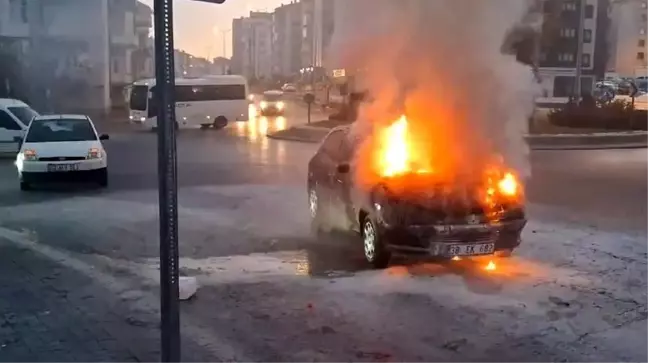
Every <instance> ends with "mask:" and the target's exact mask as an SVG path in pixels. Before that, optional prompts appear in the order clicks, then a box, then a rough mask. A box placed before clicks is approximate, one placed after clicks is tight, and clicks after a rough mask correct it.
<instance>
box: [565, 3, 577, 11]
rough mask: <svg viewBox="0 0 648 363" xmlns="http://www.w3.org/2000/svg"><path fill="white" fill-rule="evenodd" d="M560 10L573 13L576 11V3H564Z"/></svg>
mask: <svg viewBox="0 0 648 363" xmlns="http://www.w3.org/2000/svg"><path fill="white" fill-rule="evenodd" d="M562 8H563V10H564V11H575V10H576V3H574V2H571V1H569V2H564V3H563V4H562Z"/></svg>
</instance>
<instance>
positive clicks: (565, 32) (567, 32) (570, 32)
mask: <svg viewBox="0 0 648 363" xmlns="http://www.w3.org/2000/svg"><path fill="white" fill-rule="evenodd" d="M560 36H561V37H563V38H573V37H575V36H576V29H574V28H561V29H560Z"/></svg>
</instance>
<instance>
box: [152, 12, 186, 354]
mask: <svg viewBox="0 0 648 363" xmlns="http://www.w3.org/2000/svg"><path fill="white" fill-rule="evenodd" d="M153 7H154V27H155V88H154V95H153V96H154V97H155V98H156V99H157V129H158V192H159V218H160V313H161V317H160V319H161V346H162V352H161V358H162V361H163V362H179V361H180V310H179V306H178V294H179V286H178V284H179V283H178V280H179V274H178V177H177V158H176V139H175V131H176V128H175V125H176V120H175V69H174V59H173V0H154V3H153Z"/></svg>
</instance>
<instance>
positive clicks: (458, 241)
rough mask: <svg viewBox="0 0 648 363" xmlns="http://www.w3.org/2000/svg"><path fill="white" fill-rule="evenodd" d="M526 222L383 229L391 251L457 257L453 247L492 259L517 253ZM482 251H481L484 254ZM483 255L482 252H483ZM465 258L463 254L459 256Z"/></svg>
mask: <svg viewBox="0 0 648 363" xmlns="http://www.w3.org/2000/svg"><path fill="white" fill-rule="evenodd" d="M526 223H527V221H526V219H516V220H511V221H505V222H499V223H497V224H491V225H452V226H444V225H429V226H387V225H384V224H383V225H381V226H380V227H379V229H380V233H381V235H382V237H383V239H384V240H385V241H386V243H387V246H388V247H389V249H390V250H392V251H393V252H397V253H404V254H420V255H427V256H434V257H453V256H455V255H457V254H456V253H455V252H453V251H452V248H453V246H455V247H456V246H464V247H465V246H474V247H476V249H475V250H474V252H473V253H470V254H469V255H471V256H477V255H489V254H493V253H495V252H497V251H502V250H513V249H515V248H517V247H518V246H519V245H520V243H521V238H520V236H521V234H522V230H523V229H524V226H525V225H526ZM480 249H481V250H480ZM480 251H481V252H480ZM459 255H463V254H459Z"/></svg>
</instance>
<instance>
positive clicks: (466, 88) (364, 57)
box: [331, 0, 538, 178]
mask: <svg viewBox="0 0 648 363" xmlns="http://www.w3.org/2000/svg"><path fill="white" fill-rule="evenodd" d="M337 4H342V5H343V6H337V10H336V11H337V22H336V32H335V36H334V39H333V46H332V53H331V54H332V56H333V58H334V59H332V61H333V62H334V63H337V64H339V65H342V66H344V67H345V68H347V69H354V70H361V75H359V76H358V82H359V84H358V86H359V87H360V88H362V89H366V90H368V91H369V94H370V95H371V98H372V99H373V101H372V102H369V103H367V104H366V105H364V106H363V107H362V109H361V115H360V118H359V121H358V122H357V123H356V131H359V132H362V133H365V134H367V133H370V132H371V131H370V130H371V129H374V128H375V126H377V125H385V124H387V123H391V122H393V121H395V120H396V119H397V118H398V116H399V115H401V114H406V115H407V117H408V120H409V123H410V128H411V129H412V131H413V132H412V133H411V134H414V135H416V148H417V149H418V150H423V151H424V152H423V153H421V154H425V155H427V156H426V157H427V158H429V160H427V162H430V163H432V164H433V165H434V167H435V168H436V169H437V170H444V171H447V172H448V173H452V172H457V171H461V170H469V169H473V168H475V167H477V168H479V167H482V166H484V165H485V164H486V163H489V162H490V161H489V160H490V159H489V158H491V157H493V156H495V155H499V156H502V157H503V160H504V162H505V163H506V165H507V166H509V167H512V168H514V169H515V170H517V171H518V173H519V174H521V176H522V177H525V178H526V177H529V176H530V166H529V161H528V146H527V143H526V141H525V138H524V135H525V134H526V133H527V131H528V130H527V128H528V122H527V120H528V118H529V117H530V116H531V115H532V113H533V107H534V98H535V97H536V96H537V94H538V85H537V83H536V82H535V79H534V76H533V72H532V69H531V68H530V67H529V66H526V65H523V64H521V63H518V62H517V61H516V59H515V56H513V55H509V54H503V53H502V45H503V43H504V40H505V38H506V37H507V35H508V33H509V32H510V31H511V29H513V28H514V27H515V26H516V25H518V24H519V23H520V22H521V21H522V20H523V19H524V17H525V14H527V12H528V10H529V5H530V4H529V2H528V1H526V0H338V2H337ZM360 154H361V155H360V157H361V158H363V157H365V158H366V157H369V156H368V154H367V153H364V155H363V153H362V152H361V153H360ZM360 161H361V162H362V160H360ZM482 162H483V163H482Z"/></svg>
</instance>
